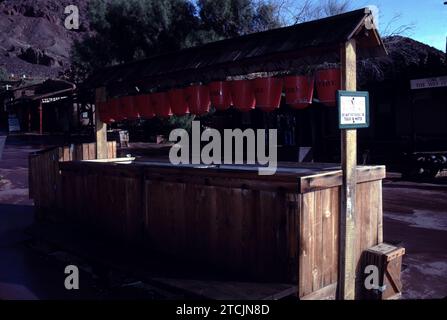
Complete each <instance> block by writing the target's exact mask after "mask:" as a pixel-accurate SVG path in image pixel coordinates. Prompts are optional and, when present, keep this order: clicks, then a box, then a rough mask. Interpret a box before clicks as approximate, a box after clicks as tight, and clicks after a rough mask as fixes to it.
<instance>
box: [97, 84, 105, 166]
mask: <svg viewBox="0 0 447 320" xmlns="http://www.w3.org/2000/svg"><path fill="white" fill-rule="evenodd" d="M95 98H96V99H95V133H96V136H95V138H96V158H97V159H107V158H108V150H107V124H106V123H103V122H102V121H101V119H100V118H99V110H98V102H104V101H106V99H107V92H106V88H105V87H101V88H97V89H96V92H95Z"/></svg>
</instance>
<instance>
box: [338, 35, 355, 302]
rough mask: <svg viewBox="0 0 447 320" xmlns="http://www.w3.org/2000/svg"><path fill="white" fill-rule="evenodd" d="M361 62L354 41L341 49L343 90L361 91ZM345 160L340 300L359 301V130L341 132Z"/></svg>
mask: <svg viewBox="0 0 447 320" xmlns="http://www.w3.org/2000/svg"><path fill="white" fill-rule="evenodd" d="M356 65H357V58H356V42H355V40H354V39H352V40H350V41H348V42H346V43H345V44H343V45H342V48H341V73H342V89H344V90H347V91H356V90H357V67H356ZM341 159H342V170H343V186H342V190H341V201H340V204H341V208H340V209H341V210H340V213H341V215H340V251H339V267H338V298H339V299H343V300H353V299H355V282H356V270H355V269H356V261H355V257H356V252H355V248H356V243H355V241H356V223H355V220H356V216H355V213H356V208H355V199H356V186H357V130H356V129H342V130H341Z"/></svg>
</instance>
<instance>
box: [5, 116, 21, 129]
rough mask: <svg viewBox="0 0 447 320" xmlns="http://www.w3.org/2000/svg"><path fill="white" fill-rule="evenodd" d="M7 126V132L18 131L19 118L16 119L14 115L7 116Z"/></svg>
mask: <svg viewBox="0 0 447 320" xmlns="http://www.w3.org/2000/svg"><path fill="white" fill-rule="evenodd" d="M8 128H9V132H17V131H20V123H19V119H17V117H16V116H9V118H8Z"/></svg>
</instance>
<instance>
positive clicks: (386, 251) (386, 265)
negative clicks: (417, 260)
mask: <svg viewBox="0 0 447 320" xmlns="http://www.w3.org/2000/svg"><path fill="white" fill-rule="evenodd" d="M404 254H405V248H402V247H395V246H393V245H390V244H387V243H381V244H379V245H377V246H374V247H372V248H370V249H368V250H366V251H365V252H364V254H363V263H362V265H363V269H362V270H363V271H365V270H367V269H366V268H367V266H376V267H377V269H378V271H379V288H377V289H367V288H366V284H365V280H367V282H368V283H369V282H371V281H369V280H371V278H370V279H369V280H368V279H366V278H367V277H368V276H371V275H372V273H371V271H369V272H365V273H364V277H363V279H362V280H363V283H364V284H365V285H364V286H363V289H364V290H363V298H364V299H367V300H391V299H397V298H399V297H400V296H401V294H402V282H401V278H400V274H401V267H402V256H403V255H404Z"/></svg>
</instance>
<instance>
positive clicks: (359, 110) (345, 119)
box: [337, 91, 369, 129]
mask: <svg viewBox="0 0 447 320" xmlns="http://www.w3.org/2000/svg"><path fill="white" fill-rule="evenodd" d="M337 102H338V116H339V118H338V124H339V128H340V129H357V128H368V127H369V93H368V92H364V91H338V93H337Z"/></svg>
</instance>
